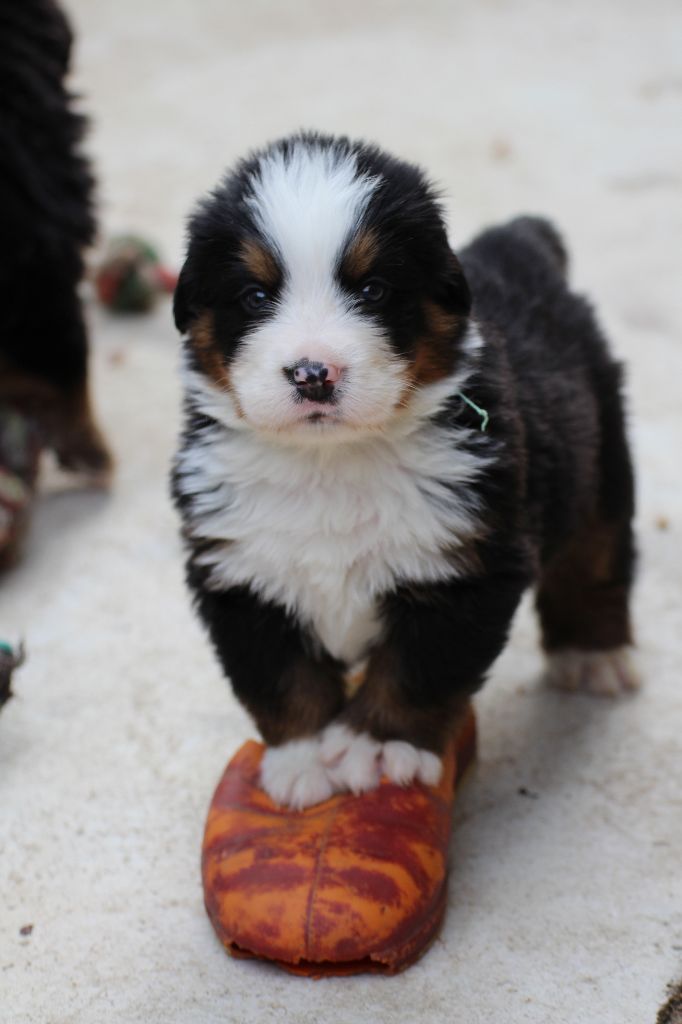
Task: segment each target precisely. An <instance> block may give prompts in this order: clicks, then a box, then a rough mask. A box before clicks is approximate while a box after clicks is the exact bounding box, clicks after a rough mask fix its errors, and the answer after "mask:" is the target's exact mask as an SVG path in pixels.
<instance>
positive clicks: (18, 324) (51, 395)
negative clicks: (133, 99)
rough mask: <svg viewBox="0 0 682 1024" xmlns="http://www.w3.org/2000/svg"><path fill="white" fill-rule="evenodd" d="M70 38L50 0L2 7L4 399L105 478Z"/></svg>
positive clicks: (89, 191)
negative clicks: (92, 390) (93, 387)
mask: <svg viewBox="0 0 682 1024" xmlns="http://www.w3.org/2000/svg"><path fill="white" fill-rule="evenodd" d="M71 44H72V33H71V29H70V26H69V24H68V22H67V20H66V18H65V16H64V14H63V12H62V11H61V9H60V8H59V6H58V5H57V4H56V3H54V2H53V0H21V3H10V2H6V3H2V4H0V218H1V220H2V252H1V254H0V404H6V405H9V406H11V407H12V408H13V409H19V410H20V411H21V412H23V413H25V414H26V415H27V416H28V417H29V418H30V419H31V420H32V421H34V422H35V423H36V425H37V427H38V429H39V432H40V441H41V444H42V445H44V446H46V447H49V448H52V449H53V450H54V452H55V453H56V456H57V459H58V461H59V463H60V464H61V465H62V466H63V467H64V468H66V469H69V470H76V471H84V472H86V473H88V474H90V475H92V476H93V477H96V478H97V479H98V480H99V481H100V482H104V481H105V480H106V479H107V476H108V473H109V471H110V469H111V458H110V455H109V452H108V449H107V446H106V443H105V441H104V439H103V437H102V435H101V433H100V430H99V428H98V426H97V424H96V422H95V419H94V417H93V413H92V409H91V403H90V397H89V391H88V340H87V332H86V328H85V324H84V320H83V310H82V305H81V299H80V296H79V292H78V288H79V284H80V281H81V279H82V277H83V270H84V267H83V255H82V253H83V250H84V249H85V248H86V247H87V246H88V245H90V243H91V242H92V240H93V237H94V234H95V218H94V215H93V177H92V173H91V171H90V167H89V164H88V162H87V160H86V159H85V157H84V156H83V155H82V153H81V152H80V143H81V139H82V137H83V134H84V131H85V126H86V122H85V119H84V117H83V116H82V115H80V114H78V113H77V112H76V111H75V110H74V109H73V103H72V97H71V95H70V94H69V92H68V89H67V87H66V77H67V75H68V71H69V61H70V54H71Z"/></svg>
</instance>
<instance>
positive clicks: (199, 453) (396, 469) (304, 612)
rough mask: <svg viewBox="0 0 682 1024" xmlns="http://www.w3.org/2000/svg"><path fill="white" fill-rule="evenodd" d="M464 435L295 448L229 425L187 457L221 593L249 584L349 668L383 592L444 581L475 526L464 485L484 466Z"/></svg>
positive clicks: (372, 631) (182, 461) (438, 431)
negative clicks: (404, 585) (467, 447)
mask: <svg viewBox="0 0 682 1024" xmlns="http://www.w3.org/2000/svg"><path fill="white" fill-rule="evenodd" d="M465 433H467V432H465V431H461V430H453V429H452V428H450V429H446V428H443V427H436V426H434V425H433V424H432V423H424V424H422V425H421V426H419V427H418V429H413V430H412V431H411V432H408V433H407V434H405V435H403V436H400V437H395V438H387V437H384V436H381V437H376V438H368V439H365V440H361V441H355V442H349V443H347V444H346V443H343V444H326V445H320V446H316V445H310V446H304V447H296V446H293V445H286V444H282V443H279V442H277V441H270V440H268V439H264V438H262V437H259V436H257V435H253V434H248V433H245V432H243V431H237V430H234V429H225V428H224V427H222V426H216V427H211V428H208V429H207V430H206V432H205V433H204V434H203V436H202V437H201V439H200V440H199V442H198V443H195V444H194V445H193V446H192V447H190V448H187V449H185V450H184V451H183V452H182V453H181V455H180V456H179V464H178V468H179V471H180V486H181V489H182V491H183V492H184V494H185V495H186V496H187V497H189V498H190V502H191V516H190V522H191V529H192V533H193V535H194V536H196V537H199V538H207V539H210V540H213V541H217V542H219V543H218V545H217V546H213V547H212V548H211V550H209V551H208V552H206V554H204V555H203V556H201V557H202V561H203V564H205V565H207V566H208V567H210V569H211V576H210V586H212V587H213V588H215V589H222V588H224V587H231V586H235V585H247V586H249V587H250V588H251V589H252V590H253V591H254V592H256V593H257V594H258V595H260V596H261V597H262V598H265V599H266V600H271V601H275V602H277V603H279V604H281V605H283V606H284V607H286V608H287V610H288V611H290V612H291V613H292V614H294V615H295V616H296V617H297V619H298V620H299V621H300V622H301V623H302V624H304V625H305V626H306V627H308V628H309V629H310V630H311V631H312V632H313V634H314V635H315V636H316V637H317V638H318V639H319V641H320V642H321V643H322V645H323V646H324V647H325V648H326V649H327V650H328V651H329V652H330V653H331V654H332V655H334V656H335V657H337V658H340V659H341V660H343V661H344V662H345V663H346V664H348V665H352V664H353V663H354V662H356V661H357V660H359V659H361V658H362V657H363V655H364V653H365V651H366V648H367V646H368V645H369V644H370V643H371V641H372V640H373V639H374V638H375V637H376V635H377V633H378V631H379V630H380V627H381V623H380V621H379V609H378V603H379V599H380V597H381V595H383V594H385V593H387V592H389V591H391V590H392V589H395V587H396V585H397V584H399V583H401V582H406V581H410V582H422V581H436V580H440V579H446V578H448V577H452V576H453V575H455V574H456V571H457V570H456V561H454V560H453V559H452V558H448V557H447V556H446V552H452V551H453V550H455V549H456V548H457V546H458V545H459V544H461V543H462V542H463V541H464V540H466V539H467V538H468V537H470V536H471V534H472V532H473V530H474V529H475V514H474V513H475V510H474V502H473V501H472V495H471V491H470V488H469V487H468V485H469V484H470V482H471V481H472V479H473V478H474V477H475V476H476V475H477V473H478V472H479V471H480V469H481V467H482V465H483V464H484V462H485V460H484V458H483V456H482V454H480V455H473V454H472V453H471V452H470V451H464V450H461V448H458V440H459V439H460V438H459V436H458V435H464V434H465Z"/></svg>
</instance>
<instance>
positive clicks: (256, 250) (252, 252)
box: [240, 238, 279, 288]
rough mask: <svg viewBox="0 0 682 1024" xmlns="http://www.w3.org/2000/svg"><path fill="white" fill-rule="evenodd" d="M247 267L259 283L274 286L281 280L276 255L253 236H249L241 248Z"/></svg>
mask: <svg viewBox="0 0 682 1024" xmlns="http://www.w3.org/2000/svg"><path fill="white" fill-rule="evenodd" d="M240 256H241V259H242V262H243V263H244V265H245V267H246V269H247V270H248V271H249V273H250V274H252V275H253V277H254V278H255V279H256V281H258V283H259V284H263V285H266V287H268V288H274V287H275V286H276V285H277V282H278V281H279V268H278V266H277V263H276V261H275V258H274V256H273V255H272V253H271V252H269V251H268V250H267V249H266V248H265V247H264V246H263V245H261V244H260V243H259V242H257V241H255V239H253V238H247V239H246V240H245V241H244V242H243V243H242V247H241V250H240Z"/></svg>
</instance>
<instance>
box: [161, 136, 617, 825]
mask: <svg viewBox="0 0 682 1024" xmlns="http://www.w3.org/2000/svg"><path fill="white" fill-rule="evenodd" d="M175 320H176V324H177V327H178V328H179V330H180V331H181V332H182V333H183V335H185V343H184V365H183V378H184V389H185V397H184V402H185V425H184V430H183V433H182V436H181V441H180V445H179V451H178V453H177V456H176V459H175V463H174V470H173V491H174V496H175V501H176V503H177V506H178V508H179V511H180V514H181V518H182V521H183V526H184V530H183V533H184V538H185V542H186V545H187V551H188V561H187V576H188V581H189V586H190V588H191V590H192V591H193V594H194V599H195V601H196V606H197V609H198V611H199V614H200V616H201V618H202V619H203V621H204V623H205V624H206V626H207V628H208V631H209V634H210V636H211V639H212V641H213V644H214V646H215V649H216V651H217V654H218V657H219V659H220V661H221V663H222V666H223V668H224V670H225V672H226V674H227V675H228V676H229V677H230V679H231V682H232V686H233V687H234V691H235V693H236V695H237V697H238V698H239V699H240V700H241V701H242V703H243V704H244V705H245V707H246V708H247V709H248V711H249V712H250V713H251V715H252V716H253V718H254V719H255V722H256V724H257V726H258V728H259V730H260V732H261V734H262V736H263V738H264V740H265V741H266V744H267V746H268V749H267V751H266V753H265V755H264V759H263V764H262V773H261V776H262V783H263V785H264V787H265V789H266V790H267V792H268V793H269V794H270V796H271V797H272V798H273V799H274V800H275V801H277V802H278V803H279V804H282V805H285V806H291V807H294V808H302V807H306V806H308V805H311V804H314V803H316V802H318V801H321V800H324V799H325V798H327V797H329V796H330V795H331V794H332V793H334V792H336V791H340V790H351V791H353V792H355V793H358V792H362V791H364V790H366V789H368V788H371V787H373V786H375V785H376V783H377V782H378V780H379V778H380V776H381V775H382V774H384V775H386V776H387V777H388V778H389V779H391V780H393V781H394V782H396V783H399V784H407V783H411V782H413V781H415V780H420V781H422V782H424V783H426V784H433V783H435V782H436V781H437V780H438V778H439V776H440V772H441V754H442V752H443V749H444V746H445V744H446V743H447V741H448V739H449V737H450V736H451V735H452V733H453V729H455V728H456V725H457V720H458V717H459V716H461V715H462V713H463V710H464V708H465V707H466V704H467V701H468V700H469V698H470V697H471V695H472V694H473V693H474V692H475V691H476V690H477V689H478V688H479V687H480V686H481V684H482V683H483V681H484V679H485V676H486V673H487V672H488V670H489V669H490V666H491V665H492V663H493V662H494V661H495V659H496V658H497V656H498V655H499V653H500V651H501V650H502V647H503V645H504V643H505V641H506V639H507V635H508V633H509V627H510V623H511V621H512V618H513V615H514V612H515V610H516V608H517V605H518V603H519V599H520V598H521V595H522V594H523V592H524V591H525V590H526V588H527V587H529V586H530V585H535V587H536V600H537V609H538V612H539V616H540V622H541V626H542V635H543V640H544V647H545V650H546V652H547V655H548V660H549V676H550V679H551V681H552V682H554V683H556V684H560V685H563V686H566V687H569V688H571V689H584V690H590V691H594V692H597V693H604V694H616V693H618V692H620V691H625V690H630V689H633V688H634V687H635V686H636V685H637V675H636V672H635V670H634V668H633V665H632V662H631V659H630V656H629V647H630V645H631V643H632V636H631V626H630V617H629V613H628V597H629V591H630V585H631V581H632V573H633V535H632V526H631V520H632V515H633V474H632V469H631V461H630V455H629V452H628V445H627V441H626V436H625V430H624V416H623V408H622V400H621V369H620V367H619V365H618V364H617V363H616V362H614V360H613V358H612V356H611V355H610V354H609V351H608V348H607V344H606V342H605V340H604V337H603V335H602V333H601V331H600V329H599V327H598V326H597V324H596V322H595V318H594V315H593V313H592V310H591V308H590V306H589V304H588V303H587V302H586V301H585V300H584V299H583V298H580V297H579V296H577V295H575V294H573V293H572V292H571V291H570V290H569V287H568V285H567V282H566V253H565V250H564V247H563V244H562V242H561V240H560V238H559V236H558V234H557V232H556V231H555V230H554V228H553V227H552V226H551V225H550V224H548V223H547V222H546V221H544V220H541V219H537V218H533V217H520V218H519V219H516V220H513V221H512V222H511V223H509V224H505V225H503V226H502V227H497V228H493V229H491V230H488V231H485V232H484V233H483V234H481V235H479V236H478V237H477V238H476V239H475V240H474V241H473V242H472V243H471V244H470V245H469V246H468V247H467V248H465V249H464V250H462V251H461V252H460V253H459V255H458V256H455V255H454V253H453V252H452V250H451V249H450V246H449V244H448V238H447V234H446V229H445V225H444V222H443V213H442V210H441V207H440V204H439V200H438V195H437V193H436V192H435V190H434V188H433V187H432V185H431V184H430V183H429V182H428V181H427V179H426V178H425V177H424V175H423V174H422V172H421V171H420V170H419V169H418V168H416V167H414V166H412V165H410V164H408V163H404V162H403V161H401V160H398V159H395V158H393V157H392V156H389V155H387V154H386V153H384V152H381V151H380V150H379V149H377V148H375V147H373V146H370V145H366V144H364V143H362V142H352V141H349V140H348V139H346V138H333V137H327V136H324V135H317V134H306V133H304V134H299V135H295V136H293V137H290V138H287V139H284V140H281V141H278V142H275V143H274V144H272V145H270V146H269V147H268V148H266V149H264V150H262V151H261V152H257V153H255V154H254V155H252V156H251V157H250V158H248V159H247V160H245V161H244V162H242V163H240V164H238V166H237V167H236V169H235V170H234V171H233V172H231V173H229V174H228V175H227V176H226V177H225V178H224V180H223V181H222V183H221V184H220V185H219V186H218V188H217V189H216V190H215V191H214V192H213V193H212V194H211V195H210V196H209V197H208V198H206V199H204V200H203V201H202V202H201V203H200V204H199V206H198V208H197V210H196V211H195V213H194V215H193V216H192V217H191V220H190V222H189V246H188V252H187V259H186V262H185V264H184V267H183V270H182V273H181V275H180V279H179V283H178V288H177V292H176V295H175Z"/></svg>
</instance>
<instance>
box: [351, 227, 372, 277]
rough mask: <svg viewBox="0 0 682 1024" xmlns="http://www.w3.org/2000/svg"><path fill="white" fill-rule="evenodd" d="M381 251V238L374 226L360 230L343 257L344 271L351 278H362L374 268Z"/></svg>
mask: <svg viewBox="0 0 682 1024" xmlns="http://www.w3.org/2000/svg"><path fill="white" fill-rule="evenodd" d="M378 251H379V239H378V238H377V235H376V232H375V231H374V230H373V229H372V228H368V229H367V230H366V231H360V232H359V233H358V234H357V235H356V236H355V238H354V239H353V241H352V242H351V243H350V245H349V246H348V249H347V251H346V254H345V256H344V258H343V271H344V273H345V274H347V275H348V276H349V277H350V278H352V279H354V280H358V281H359V280H360V279H361V278H363V277H364V276H365V275H366V274H368V273H369V271H370V270H371V269H372V264H373V263H374V260H375V259H376V256H377V253H378Z"/></svg>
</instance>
